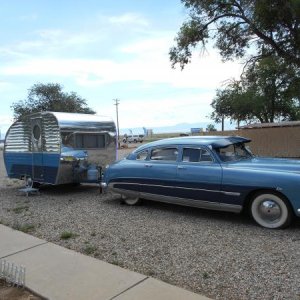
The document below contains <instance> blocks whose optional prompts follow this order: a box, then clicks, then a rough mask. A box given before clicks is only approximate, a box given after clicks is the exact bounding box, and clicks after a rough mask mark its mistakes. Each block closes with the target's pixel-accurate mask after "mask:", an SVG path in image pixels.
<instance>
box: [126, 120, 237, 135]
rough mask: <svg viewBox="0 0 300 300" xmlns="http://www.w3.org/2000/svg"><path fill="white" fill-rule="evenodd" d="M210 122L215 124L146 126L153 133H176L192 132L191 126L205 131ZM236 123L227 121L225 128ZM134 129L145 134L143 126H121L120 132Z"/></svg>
mask: <svg viewBox="0 0 300 300" xmlns="http://www.w3.org/2000/svg"><path fill="white" fill-rule="evenodd" d="M208 124H213V122H199V123H179V124H176V125H172V126H161V127H146V128H147V129H152V130H153V133H175V132H183V133H187V132H188V133H190V132H191V128H202V129H203V131H205V129H206V126H207V125H208ZM214 125H215V127H216V129H217V130H221V124H214ZM235 127H236V126H235V124H230V122H225V129H227V130H232V129H235ZM130 130H132V133H133V134H143V133H144V130H143V128H142V127H135V128H120V134H125V133H127V134H129V133H130Z"/></svg>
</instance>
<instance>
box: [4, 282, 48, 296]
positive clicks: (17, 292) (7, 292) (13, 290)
mask: <svg viewBox="0 0 300 300" xmlns="http://www.w3.org/2000/svg"><path fill="white" fill-rule="evenodd" d="M43 299H45V298H41V297H39V296H37V295H35V294H33V293H32V292H30V291H28V290H27V289H26V288H18V287H15V286H11V285H10V284H8V283H7V282H6V281H4V280H2V279H0V300H43Z"/></svg>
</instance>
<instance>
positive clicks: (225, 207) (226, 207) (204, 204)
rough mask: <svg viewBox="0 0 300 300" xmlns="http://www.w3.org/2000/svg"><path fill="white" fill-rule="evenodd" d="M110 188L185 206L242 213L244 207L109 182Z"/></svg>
mask: <svg viewBox="0 0 300 300" xmlns="http://www.w3.org/2000/svg"><path fill="white" fill-rule="evenodd" d="M108 188H109V189H110V190H111V191H113V192H115V193H118V194H123V195H126V196H129V197H139V198H145V199H148V200H152V201H158V202H165V203H171V204H178V205H183V206H190V207H197V208H204V209H212V210H220V211H228V212H234V213H240V212H241V211H242V208H243V207H242V206H241V205H234V204H226V203H220V202H209V201H205V200H194V199H184V198H179V197H170V196H163V195H155V194H149V193H140V192H133V191H128V190H123V189H119V188H114V187H113V186H112V184H109V185H108Z"/></svg>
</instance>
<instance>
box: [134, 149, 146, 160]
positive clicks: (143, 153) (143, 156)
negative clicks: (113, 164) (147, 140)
mask: <svg viewBox="0 0 300 300" xmlns="http://www.w3.org/2000/svg"><path fill="white" fill-rule="evenodd" d="M147 156H148V150H145V151H141V152H140V153H138V154H137V155H136V160H146V159H147Z"/></svg>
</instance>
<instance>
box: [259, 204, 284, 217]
mask: <svg viewBox="0 0 300 300" xmlns="http://www.w3.org/2000/svg"><path fill="white" fill-rule="evenodd" d="M258 213H259V215H260V216H261V218H262V219H263V220H265V221H266V222H274V221H276V220H278V219H279V218H280V217H281V208H280V206H279V205H278V204H277V203H276V202H275V201H273V200H264V201H262V202H261V203H260V205H259V207H258Z"/></svg>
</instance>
